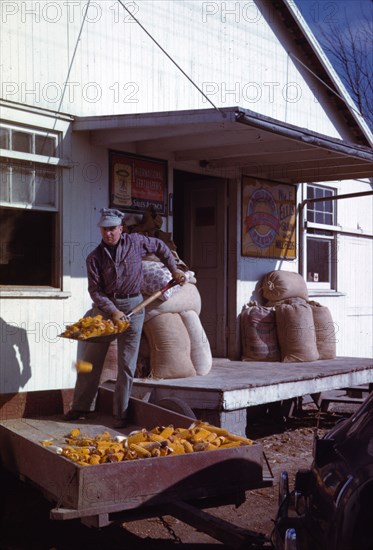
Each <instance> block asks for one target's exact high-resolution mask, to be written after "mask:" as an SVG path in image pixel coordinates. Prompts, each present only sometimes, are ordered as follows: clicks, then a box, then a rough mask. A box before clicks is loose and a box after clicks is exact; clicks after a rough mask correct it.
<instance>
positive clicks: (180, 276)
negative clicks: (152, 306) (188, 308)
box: [171, 269, 186, 285]
mask: <svg viewBox="0 0 373 550" xmlns="http://www.w3.org/2000/svg"><path fill="white" fill-rule="evenodd" d="M171 275H172V278H173V279H175V281H177V283H179V285H183V284H184V283H186V277H185V273H184V271H181V269H175V271H173V272H172V274H171Z"/></svg>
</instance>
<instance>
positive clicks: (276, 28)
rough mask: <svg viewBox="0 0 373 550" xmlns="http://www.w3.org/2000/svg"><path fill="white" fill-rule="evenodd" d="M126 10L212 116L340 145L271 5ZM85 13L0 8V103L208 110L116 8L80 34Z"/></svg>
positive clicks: (95, 12) (321, 97) (67, 7)
mask: <svg viewBox="0 0 373 550" xmlns="http://www.w3.org/2000/svg"><path fill="white" fill-rule="evenodd" d="M125 5H126V6H128V8H129V9H130V10H131V11H132V13H133V14H134V16H135V17H136V18H137V19H138V21H139V22H140V23H141V24H142V25H143V27H144V28H145V29H146V30H147V31H148V33H149V34H150V35H151V36H152V37H153V38H154V39H155V40H156V41H157V42H158V43H159V44H160V45H161V46H162V48H163V49H164V50H165V51H166V52H167V53H168V55H169V56H170V57H171V58H172V60H174V61H175V62H176V63H177V64H178V65H179V67H180V68H181V69H183V71H185V73H186V74H187V75H188V76H189V77H190V79H191V80H192V81H193V82H194V83H195V84H196V85H197V86H198V87H199V88H200V89H201V90H202V91H203V92H204V93H205V94H206V96H207V98H208V99H209V100H210V101H211V102H212V103H213V104H214V105H215V106H217V107H227V106H232V105H240V106H241V107H244V108H248V109H251V110H253V111H255V112H258V113H261V114H264V115H267V116H270V117H273V118H276V119H279V120H283V121H285V122H288V123H290V124H295V125H297V126H302V127H307V128H308V129H310V130H314V131H317V132H320V133H323V134H327V135H330V136H335V137H338V136H339V132H340V131H341V130H338V129H336V127H335V121H334V123H333V122H332V121H331V120H330V119H329V117H328V115H326V113H325V110H324V109H323V107H322V106H321V102H325V101H327V100H326V96H325V94H324V90H323V87H322V85H321V84H320V82H319V81H318V80H316V79H313V80H312V81H311V80H309V79H310V73H309V72H307V71H306V70H305V69H304V68H302V66H301V65H300V64H299V63H298V64H297V61H296V60H295V59H294V58H293V57H292V56H291V55H289V53H288V52H290V54H292V53H295V54H296V55H297V52H296V50H295V48H294V44H293V43H292V41H291V37H289V36H288V34H287V31H286V30H285V29H284V28H283V26H282V23H281V24H280V22H279V21H278V16H277V13H276V11H275V10H274V8H273V6H272V5H271V3H269V2H261V1H259V0H258V2H257V5H255V3H254V2H236V1H233V0H228V1H225V2H205V1H201V0H154V1H152V0H137V1H136V2H126V3H125ZM86 6H87V4H86V3H78V2H65V1H62V0H57V1H55V2H49V1H48V0H41V1H38V2H34V1H27V2H18V3H17V2H2V3H1V10H2V13H1V17H2V21H3V25H2V53H1V63H2V67H3V69H2V82H1V88H2V89H1V96H2V97H3V98H4V99H7V100H11V101H17V102H20V103H26V104H29V105H36V106H38V107H42V108H48V109H52V110H53V109H55V110H58V111H61V112H66V113H71V114H74V115H79V116H82V115H101V114H105V115H107V114H120V113H140V112H153V111H169V110H178V109H199V108H206V107H211V104H210V103H209V102H208V100H207V99H206V97H204V96H203V95H202V94H201V93H200V92H199V91H198V89H197V88H196V87H195V86H194V85H193V84H192V82H190V80H188V78H187V77H186V76H185V75H184V74H182V72H181V71H180V70H179V69H178V68H177V67H176V66H175V64H174V63H173V62H172V61H171V60H170V58H169V57H167V56H166V55H165V53H164V52H162V51H161V49H160V48H159V47H158V46H157V45H156V44H155V43H154V41H153V40H152V39H151V38H150V37H149V36H148V35H147V34H146V33H145V31H144V30H143V29H142V28H141V27H140V26H139V25H138V23H137V22H135V21H134V20H133V19H131V17H130V15H129V14H128V13H126V12H125V11H124V10H123V8H122V6H121V5H120V4H119V2H117V1H115V0H113V2H108V1H105V0H96V1H94V2H91V4H90V7H89V9H88V11H87V16H86V19H85V22H84V25H83V28H82V31H81V27H82V23H83V20H84V12H85V8H86ZM80 31H81V35H80ZM79 36H80V41H79V42H78V38H79ZM298 55H299V54H298ZM66 80H67V81H68V82H67V87H66V88H65V87H64V83H65V82H66Z"/></svg>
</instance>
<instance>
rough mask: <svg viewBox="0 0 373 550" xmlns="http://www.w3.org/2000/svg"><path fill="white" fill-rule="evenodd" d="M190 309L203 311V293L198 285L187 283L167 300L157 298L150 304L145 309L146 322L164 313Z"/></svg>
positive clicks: (198, 312)
mask: <svg viewBox="0 0 373 550" xmlns="http://www.w3.org/2000/svg"><path fill="white" fill-rule="evenodd" d="M188 310H192V311H195V312H196V313H197V315H199V314H200V313H201V295H200V293H199V291H198V289H197V287H196V285H194V284H192V283H186V284H185V285H183V286H182V287H180V290H179V292H177V294H174V295H173V296H172V297H171V298H170V299H169V300H166V301H165V302H164V301H162V300H155V301H154V302H153V303H151V304H149V305H148V306H147V307H146V309H145V322H147V321H149V319H152V318H153V317H155V316H156V315H161V314H162V313H179V312H180V311H188Z"/></svg>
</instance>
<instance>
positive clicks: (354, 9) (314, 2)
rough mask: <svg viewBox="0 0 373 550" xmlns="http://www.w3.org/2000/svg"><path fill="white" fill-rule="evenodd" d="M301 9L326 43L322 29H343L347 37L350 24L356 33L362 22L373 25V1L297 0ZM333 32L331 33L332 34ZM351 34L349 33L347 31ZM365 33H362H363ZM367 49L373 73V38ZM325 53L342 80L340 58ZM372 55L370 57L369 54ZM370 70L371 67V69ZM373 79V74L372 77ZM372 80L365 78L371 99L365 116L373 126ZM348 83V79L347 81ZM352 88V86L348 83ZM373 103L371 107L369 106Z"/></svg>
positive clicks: (318, 38)
mask: <svg viewBox="0 0 373 550" xmlns="http://www.w3.org/2000/svg"><path fill="white" fill-rule="evenodd" d="M293 1H294V3H295V4H296V6H297V7H298V9H299V11H300V12H301V14H302V16H303V18H304V19H305V21H306V23H307V24H308V26H309V27H310V28H311V30H312V32H313V34H314V35H315V37H316V38H317V40H318V41H319V42H320V44H321V45H323V41H324V39H323V36H322V34H321V32H320V31H321V30H324V32H327V31H328V30H330V29H333V28H335V29H336V32H338V34H339V31H341V33H342V36H343V31H344V30H347V27H348V26H350V29H351V31H352V33H353V35H354V33H355V31H356V32H358V31H359V29H360V28H361V25H362V23H363V24H364V25H367V23H369V24H370V26H371V28H372V26H373V0H338V1H336V0H330V1H329V0H293ZM329 34H330V33H329ZM346 36H347V33H346ZM360 36H362V35H360ZM363 51H364V53H368V57H367V56H366V57H365V58H366V59H368V60H369V59H370V61H369V65H370V72H372V70H373V68H372V67H373V63H372V60H373V41H371V42H370V43H367V42H366V41H363ZM324 52H325V53H326V55H327V56H328V57H329V60H330V61H331V63H332V65H333V66H334V69H335V70H336V72H337V73H339V76H340V77H341V79H342V81H344V78H343V70H342V69H341V67H340V66H338V63H337V61H336V59H335V58H334V57H333V56H332V55H331V54H330V53H329V52H328V51H327V49H325V48H324ZM369 54H370V56H369ZM367 70H369V69H367ZM372 78H373V76H372ZM368 82H369V80H368V79H366V80H365V82H364V85H365V86H366V89H367V90H369V91H367V94H368V95H367V99H366V101H365V105H366V107H365V119H366V122H367V123H368V124H369V125H370V126H372V125H373V118H372V115H373V112H372V103H373V97H372V95H371V93H372V88H371V87H369V85H367V83H368ZM344 83H345V84H346V82H344ZM347 89H348V86H347ZM369 105H370V107H369Z"/></svg>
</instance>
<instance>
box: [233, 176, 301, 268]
mask: <svg viewBox="0 0 373 550" xmlns="http://www.w3.org/2000/svg"><path fill="white" fill-rule="evenodd" d="M241 238H242V255H243V256H255V257H257V258H261V257H262V258H284V259H288V260H292V259H294V258H295V257H296V187H295V186H293V185H287V184H282V183H278V184H276V183H271V182H269V181H268V182H267V181H262V180H257V179H253V178H249V177H246V176H243V178H242V237H241Z"/></svg>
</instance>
